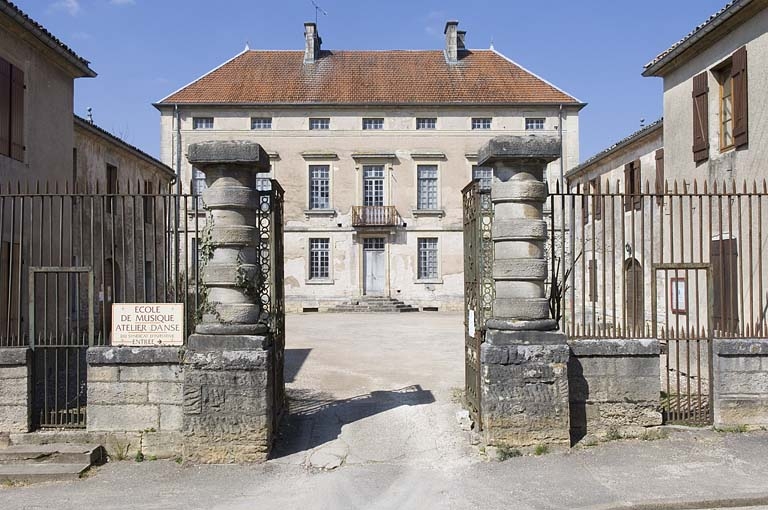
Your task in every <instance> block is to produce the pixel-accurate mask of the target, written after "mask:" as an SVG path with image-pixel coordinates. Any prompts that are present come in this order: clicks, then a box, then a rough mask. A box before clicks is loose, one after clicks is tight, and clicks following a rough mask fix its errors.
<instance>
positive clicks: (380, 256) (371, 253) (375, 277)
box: [363, 237, 387, 295]
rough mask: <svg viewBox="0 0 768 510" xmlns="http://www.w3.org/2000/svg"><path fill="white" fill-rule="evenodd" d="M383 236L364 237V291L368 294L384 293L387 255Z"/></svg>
mask: <svg viewBox="0 0 768 510" xmlns="http://www.w3.org/2000/svg"><path fill="white" fill-rule="evenodd" d="M384 242H385V241H384V238H383V237H366V238H365V239H363V274H364V282H363V293H364V294H366V295H381V294H384V289H385V285H384V279H385V278H386V274H387V268H386V258H385V257H386V255H385V251H384Z"/></svg>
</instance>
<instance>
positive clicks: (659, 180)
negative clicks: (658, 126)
mask: <svg viewBox="0 0 768 510" xmlns="http://www.w3.org/2000/svg"><path fill="white" fill-rule="evenodd" d="M665 182H666V181H665V177H664V149H663V148H662V149H659V150H657V151H656V203H657V204H659V205H661V204H663V203H664V192H665V191H666V190H665V189H664V187H665Z"/></svg>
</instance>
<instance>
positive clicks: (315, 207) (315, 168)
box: [307, 164, 331, 211]
mask: <svg viewBox="0 0 768 510" xmlns="http://www.w3.org/2000/svg"><path fill="white" fill-rule="evenodd" d="M321 171H325V172H326V173H325V176H324V177H323V176H320V175H318V176H314V175H313V172H321ZM307 179H308V190H309V194H308V197H307V199H308V201H307V206H308V209H309V210H310V211H327V210H329V209H331V165H329V164H311V165H308V167H307ZM316 180H317V181H318V186H315V181H316ZM322 181H325V184H324V185H322ZM315 187H317V189H315ZM323 188H324V191H325V195H326V196H325V207H322V206H321V205H322V204H320V202H319V201H318V202H315V197H314V192H315V191H317V192H318V193H320V192H322V191H323ZM318 198H320V199H321V198H322V196H321V195H318Z"/></svg>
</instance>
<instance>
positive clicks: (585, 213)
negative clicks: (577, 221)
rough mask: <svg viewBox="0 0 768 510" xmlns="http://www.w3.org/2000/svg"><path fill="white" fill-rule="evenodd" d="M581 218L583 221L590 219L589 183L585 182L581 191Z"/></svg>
mask: <svg viewBox="0 0 768 510" xmlns="http://www.w3.org/2000/svg"><path fill="white" fill-rule="evenodd" d="M581 220H582V223H587V222H588V221H589V184H587V183H585V184H584V189H583V190H582V193H581Z"/></svg>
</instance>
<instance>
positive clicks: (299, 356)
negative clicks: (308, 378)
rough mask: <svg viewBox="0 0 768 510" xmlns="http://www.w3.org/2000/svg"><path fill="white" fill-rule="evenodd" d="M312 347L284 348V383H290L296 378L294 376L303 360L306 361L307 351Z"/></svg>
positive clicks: (302, 364)
mask: <svg viewBox="0 0 768 510" xmlns="http://www.w3.org/2000/svg"><path fill="white" fill-rule="evenodd" d="M311 351H312V349H286V350H285V358H284V359H285V367H284V368H283V378H284V379H285V382H286V383H292V382H293V381H295V380H296V376H297V375H298V373H299V370H301V367H302V366H304V362H305V361H307V357H309V353H310V352H311Z"/></svg>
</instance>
